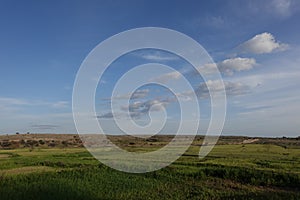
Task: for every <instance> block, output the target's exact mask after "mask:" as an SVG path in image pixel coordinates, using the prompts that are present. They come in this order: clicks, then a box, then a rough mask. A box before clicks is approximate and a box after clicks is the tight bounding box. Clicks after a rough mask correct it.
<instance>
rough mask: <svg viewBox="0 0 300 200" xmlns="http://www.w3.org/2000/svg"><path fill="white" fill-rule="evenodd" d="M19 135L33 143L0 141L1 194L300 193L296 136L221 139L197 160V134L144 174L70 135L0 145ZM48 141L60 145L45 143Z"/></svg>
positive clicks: (137, 146)
mask: <svg viewBox="0 0 300 200" xmlns="http://www.w3.org/2000/svg"><path fill="white" fill-rule="evenodd" d="M4 137H6V138H4ZM17 137H19V138H17ZM29 137H31V138H29ZM33 138H34V139H33ZM171 138H172V137H170V136H159V137H154V138H151V139H147V140H146V139H145V140H143V139H138V140H137V139H136V140H132V139H133V138H130V137H120V136H118V137H117V136H115V137H112V138H111V140H112V141H114V142H115V143H116V144H118V145H120V146H121V147H122V148H125V149H128V150H131V151H141V150H147V151H148V150H149V149H150V150H153V149H156V148H159V147H161V146H163V145H164V144H166V143H167V142H168V141H170V139H171ZM18 139H19V140H24V141H25V140H26V141H28V140H34V141H37V142H38V144H39V145H37V146H35V145H33V146H27V145H23V146H22V145H21V146H19V147H18V148H12V147H11V146H10V147H3V146H2V150H0V199H1V200H2V199H3V200H5V199H72V200H75V199H87V200H89V199H91V200H92V199H300V192H299V191H300V148H299V142H300V141H299V140H297V139H292V138H284V139H283V138H277V139H271V138H269V139H267V138H245V137H222V138H221V139H220V141H219V143H218V145H216V146H215V148H214V149H213V151H212V152H210V154H209V155H208V156H207V157H206V158H204V159H199V158H198V151H199V148H200V144H201V142H202V139H203V138H202V137H197V138H196V139H195V141H194V143H193V145H192V146H191V147H190V148H189V150H188V151H187V152H186V153H185V154H184V155H183V156H181V157H180V159H178V160H177V161H176V162H174V163H173V164H172V165H170V166H168V167H166V168H164V169H161V170H158V171H155V172H150V173H145V174H129V173H124V172H119V171H116V170H114V169H111V168H109V167H106V166H105V165H103V164H101V163H100V162H99V161H97V160H95V159H94V158H93V157H92V156H91V155H90V153H89V152H88V151H86V150H85V149H84V148H82V147H81V146H80V145H78V144H82V143H81V141H79V140H78V138H77V137H76V136H74V135H67V137H65V136H62V135H56V136H51V135H46V136H43V137H42V136H40V135H34V134H30V135H26V137H25V136H24V135H22V134H20V135H18V136H16V135H14V138H10V139H7V136H3V138H0V141H1V144H3V140H5V141H6V142H10V141H11V140H18ZM40 140H43V141H44V144H41V142H39V141H40ZM48 140H49V141H52V140H54V141H55V142H54V143H55V144H56V143H57V144H59V145H54V146H51V145H50V146H49V145H46V144H47V141H48ZM59 141H60V142H59ZM61 141H66V142H65V144H63V143H62V142H61ZM71 141H72V144H71ZM76 141H77V142H76Z"/></svg>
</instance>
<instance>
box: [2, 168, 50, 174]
mask: <svg viewBox="0 0 300 200" xmlns="http://www.w3.org/2000/svg"><path fill="white" fill-rule="evenodd" d="M54 170H55V169H53V168H52V167H47V166H36V167H21V168H15V169H7V170H1V173H3V174H5V175H13V174H28V173H36V172H47V171H54Z"/></svg>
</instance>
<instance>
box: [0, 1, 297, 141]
mask: <svg viewBox="0 0 300 200" xmlns="http://www.w3.org/2000/svg"><path fill="white" fill-rule="evenodd" d="M299 20H300V2H299V1H297V0H268V1H266V0H265V1H258V0H255V1H236V0H230V1H215V0H210V1H192V0H189V1H158V0H152V1H142V0H141V1H133V0H130V1H129V0H128V1H90V0H88V1H64V0H62V1H31V0H28V1H15V0H10V1H6V0H1V1H0V111H1V112H0V134H13V133H16V132H20V133H23V132H32V133H76V128H75V125H74V121H73V116H72V91H73V84H74V81H75V78H76V74H77V72H78V70H79V68H80V66H81V64H82V62H83V61H84V59H85V58H86V56H87V55H88V54H89V52H90V51H92V50H93V49H94V48H95V47H96V46H97V45H98V44H99V43H100V42H102V41H104V40H106V39H107V38H109V37H111V36H113V35H115V34H118V33H120V32H123V31H126V30H129V29H134V28H141V27H162V28H168V29H172V30H175V31H178V32H181V33H184V34H186V35H187V36H189V37H191V38H192V39H194V40H195V41H197V42H198V43H199V44H201V45H202V46H203V47H204V48H205V50H206V51H207V52H208V54H209V55H210V56H211V58H212V59H213V61H214V63H215V64H216V66H217V67H218V69H219V71H220V72H221V75H222V78H223V83H224V85H225V89H226V94H227V113H226V120H225V125H224V129H223V132H222V134H223V135H247V136H273V137H282V136H288V137H296V136H299V135H300V126H299V120H300V88H299V85H300V57H299V55H300V36H299V35H300V26H299ZM297 24H298V25H297ZM174 42H176V41H174ZM146 63H161V64H165V65H168V66H171V67H172V68H173V69H175V70H177V72H172V73H171V72H169V73H167V72H164V71H157V74H156V75H158V76H156V80H159V81H161V82H164V83H167V82H174V83H177V85H178V83H179V81H180V80H179V79H180V77H182V76H181V75H183V76H184V77H185V78H187V79H188V80H189V81H190V83H191V85H192V86H193V88H194V92H195V94H196V95H197V97H198V98H199V101H200V105H199V108H200V113H201V120H202V122H203V123H202V122H201V125H202V127H201V128H200V130H199V134H203V133H204V132H205V129H206V128H207V124H208V123H209V120H210V117H211V116H210V108H211V107H212V106H211V105H210V101H209V93H208V91H207V88H208V87H210V88H212V90H213V91H218V90H220V82H219V81H215V80H207V81H204V80H203V79H202V78H201V76H199V75H197V74H196V73H195V71H193V67H192V66H191V65H190V64H189V63H187V62H186V61H185V60H183V59H181V58H180V57H178V56H177V55H174V54H172V53H170V52H165V51H161V50H157V49H145V50H139V51H134V52H130V53H128V54H126V55H124V56H121V57H120V58H118V59H117V60H116V61H115V62H113V63H112V64H111V66H109V68H108V69H107V71H106V72H105V74H104V75H103V77H102V78H101V80H100V82H99V84H98V87H97V91H96V96H95V104H96V105H95V107H96V112H97V115H96V116H90V117H96V118H97V119H99V123H100V124H101V125H103V128H104V130H106V131H107V132H109V133H112V134H114V133H115V134H120V130H119V129H118V128H117V127H116V125H115V124H114V122H113V118H112V116H113V115H112V111H111V108H110V102H111V100H112V99H117V100H118V105H119V107H118V110H117V111H116V113H114V116H115V117H117V118H123V116H124V113H126V112H127V111H129V113H130V116H131V118H132V119H133V120H134V121H135V122H136V123H137V124H140V125H144V124H147V123H148V122H149V111H151V112H152V114H153V116H154V119H157V121H160V118H159V116H156V115H159V114H161V112H162V111H163V112H164V111H167V116H168V117H167V123H166V125H165V127H164V128H163V130H162V133H173V132H174V131H176V128H177V127H178V124H179V121H180V120H181V119H180V109H179V108H178V101H176V98H175V95H174V94H173V93H172V92H171V91H170V90H168V88H164V87H162V86H159V85H145V86H142V87H140V88H138V89H137V90H136V91H135V93H133V94H126V93H124V94H121V93H120V94H118V95H117V96H114V97H112V96H111V94H112V89H113V88H114V85H115V84H116V82H117V80H118V79H120V77H121V76H122V74H124V73H126V72H128V71H129V70H130V69H133V68H134V66H136V65H141V64H146ZM211 65H212V63H207V64H203V65H202V66H196V67H197V69H198V70H199V71H200V72H203V73H214V72H213V68H212V67H211ZM149 67H151V66H149ZM195 74H196V75H195ZM142 76H143V74H141V77H142ZM189 92H190V91H185V92H183V93H181V94H180V97H181V98H184V99H185V102H187V104H191V102H192V101H193V99H191V98H190V96H189V94H190V93H189ZM128 97H129V98H130V101H129V104H128V105H125V102H124V99H126V98H128ZM191 105H192V104H191ZM189 109H191V110H192V109H193V108H189ZM193 118H194V116H193V113H192V111H191V114H190V118H189V119H186V121H184V123H187V124H188V123H189V120H193ZM124 119H125V122H126V118H124Z"/></svg>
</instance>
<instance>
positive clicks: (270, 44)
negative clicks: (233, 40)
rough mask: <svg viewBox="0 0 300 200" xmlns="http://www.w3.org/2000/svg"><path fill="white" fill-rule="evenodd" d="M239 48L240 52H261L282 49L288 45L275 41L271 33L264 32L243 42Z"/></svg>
mask: <svg viewBox="0 0 300 200" xmlns="http://www.w3.org/2000/svg"><path fill="white" fill-rule="evenodd" d="M239 48H240V49H241V51H242V52H247V53H254V54H263V53H271V52H274V51H284V50H286V49H287V48H288V45H287V44H284V43H280V42H278V41H276V40H275V38H274V36H273V35H272V34H271V33H267V32H265V33H261V34H258V35H256V36H254V37H253V38H251V39H250V40H248V41H246V42H244V43H243V44H241V45H240V47H239Z"/></svg>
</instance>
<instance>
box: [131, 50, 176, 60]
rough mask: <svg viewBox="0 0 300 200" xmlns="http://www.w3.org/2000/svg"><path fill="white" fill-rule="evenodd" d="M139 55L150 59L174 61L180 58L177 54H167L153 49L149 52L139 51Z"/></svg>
mask: <svg viewBox="0 0 300 200" xmlns="http://www.w3.org/2000/svg"><path fill="white" fill-rule="evenodd" d="M136 55H137V56H139V57H141V58H143V59H146V60H149V61H174V60H179V59H180V58H179V57H178V56H175V55H169V54H168V55H166V54H165V53H162V52H160V51H152V52H147V53H139V54H136Z"/></svg>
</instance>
